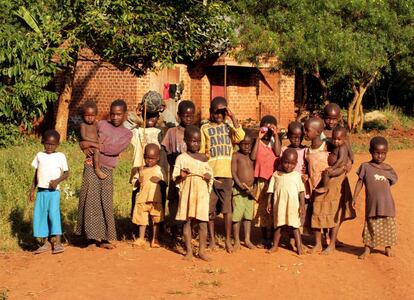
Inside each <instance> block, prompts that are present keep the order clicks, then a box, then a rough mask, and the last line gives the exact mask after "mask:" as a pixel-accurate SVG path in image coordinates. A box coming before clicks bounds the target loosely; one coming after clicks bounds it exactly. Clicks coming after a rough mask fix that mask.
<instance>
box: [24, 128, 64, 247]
mask: <svg viewBox="0 0 414 300" xmlns="http://www.w3.org/2000/svg"><path fill="white" fill-rule="evenodd" d="M59 140H60V135H59V133H58V132H57V131H55V130H47V131H46V132H45V133H44V134H43V137H42V144H43V146H44V147H45V151H44V152H38V153H37V154H36V157H35V158H34V160H33V162H32V166H33V167H34V168H35V169H36V171H35V174H34V177H33V182H32V186H31V188H30V195H29V201H30V202H32V201H33V200H34V193H35V188H36V186H37V195H36V202H35V207H34V215H33V235H34V236H35V237H38V238H41V239H42V242H43V245H42V246H41V247H39V248H38V249H37V250H36V251H35V254H40V253H44V252H47V251H50V250H52V248H53V250H52V253H53V254H58V253H62V252H63V251H64V249H63V245H62V243H61V239H60V236H61V235H62V226H61V223H60V191H59V183H60V182H62V181H63V180H65V179H67V178H68V176H69V168H68V163H67V161H66V157H65V155H64V154H63V153H61V152H56V148H57V147H58V146H59ZM51 236H54V237H55V238H54V241H53V242H52V243H53V245H51V243H50V241H49V240H48V239H49V238H50V237H51Z"/></svg>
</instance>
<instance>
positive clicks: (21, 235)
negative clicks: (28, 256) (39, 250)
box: [9, 207, 36, 250]
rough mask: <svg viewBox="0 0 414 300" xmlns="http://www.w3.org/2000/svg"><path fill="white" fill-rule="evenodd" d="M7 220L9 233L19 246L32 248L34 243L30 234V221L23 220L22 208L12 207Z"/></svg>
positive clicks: (24, 248)
mask: <svg viewBox="0 0 414 300" xmlns="http://www.w3.org/2000/svg"><path fill="white" fill-rule="evenodd" d="M9 222H10V224H11V233H12V235H13V237H15V238H17V243H18V245H19V247H20V248H21V249H23V250H34V249H35V246H36V245H35V243H34V240H33V235H32V223H31V222H30V221H27V220H25V218H24V211H23V209H22V208H20V207H16V208H14V209H13V210H12V211H11V212H10V214H9Z"/></svg>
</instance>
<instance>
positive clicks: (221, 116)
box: [210, 104, 227, 124]
mask: <svg viewBox="0 0 414 300" xmlns="http://www.w3.org/2000/svg"><path fill="white" fill-rule="evenodd" d="M226 114H227V107H226V106H225V105H222V104H219V105H217V106H216V107H212V108H211V113H210V117H211V120H212V121H213V122H215V123H217V124H221V123H223V122H224V120H225V118H226Z"/></svg>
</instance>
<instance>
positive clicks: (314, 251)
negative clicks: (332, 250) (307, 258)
mask: <svg viewBox="0 0 414 300" xmlns="http://www.w3.org/2000/svg"><path fill="white" fill-rule="evenodd" d="M322 250H323V248H322V245H321V244H317V245H315V246H314V247H313V248H312V249H310V250H309V251H308V253H309V254H314V253H318V252H321V251H322Z"/></svg>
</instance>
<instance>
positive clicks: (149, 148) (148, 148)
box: [144, 143, 160, 155]
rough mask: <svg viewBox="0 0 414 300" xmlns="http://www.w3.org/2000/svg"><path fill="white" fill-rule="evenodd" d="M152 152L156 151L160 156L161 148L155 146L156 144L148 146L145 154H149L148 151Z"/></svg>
mask: <svg viewBox="0 0 414 300" xmlns="http://www.w3.org/2000/svg"><path fill="white" fill-rule="evenodd" d="M151 150H155V151H156V153H157V154H158V155H159V154H160V147H159V146H158V145H157V144H154V143H150V144H147V145H146V146H145V148H144V153H147V151H151Z"/></svg>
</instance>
